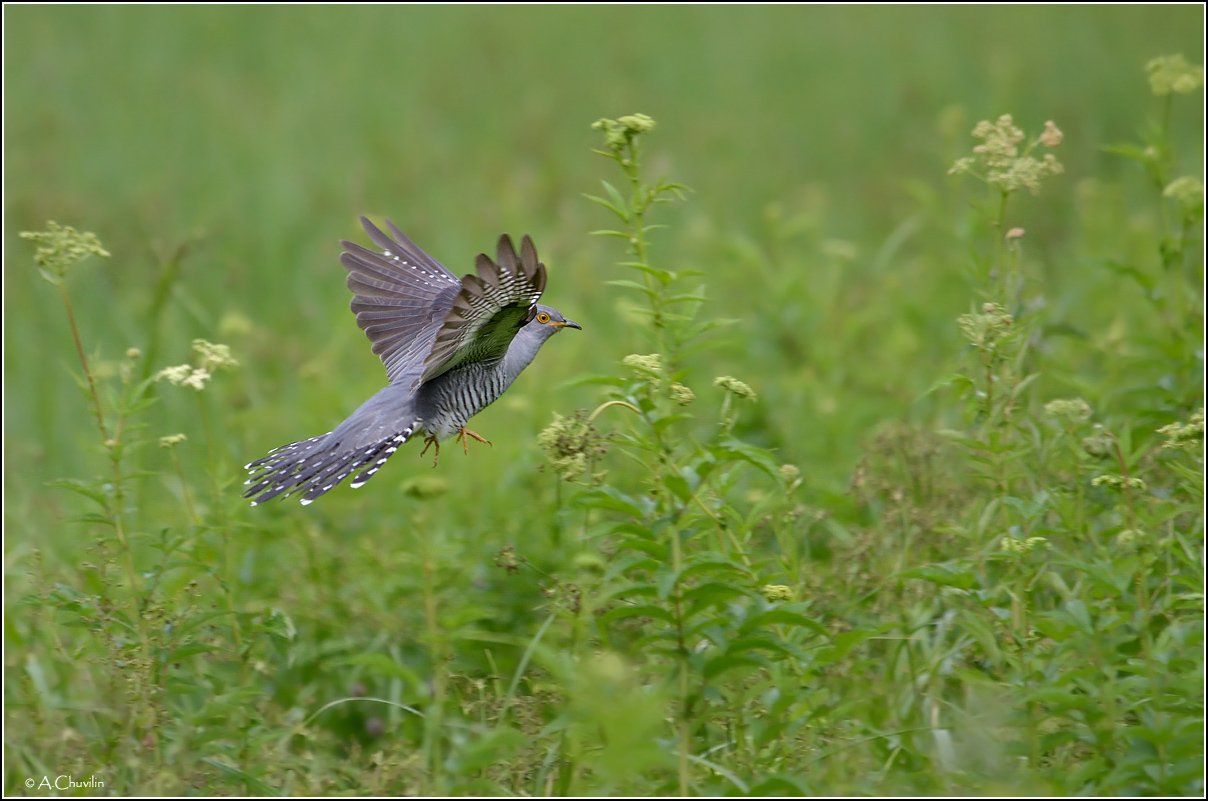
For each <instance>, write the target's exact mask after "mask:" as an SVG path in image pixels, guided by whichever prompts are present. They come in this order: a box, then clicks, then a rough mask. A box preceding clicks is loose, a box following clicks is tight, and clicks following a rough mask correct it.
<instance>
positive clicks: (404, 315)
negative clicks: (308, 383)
mask: <svg viewBox="0 0 1208 801" xmlns="http://www.w3.org/2000/svg"><path fill="white" fill-rule="evenodd" d="M361 224H362V225H363V226H364V227H365V231H366V232H367V233H368V234H369V238H370V239H371V240H372V241H373V242H374V244H376V245H377V246H378V247H379V248H381V249H382V252H380V253H379V252H376V251H373V250H369V249H368V248H364V247H362V246H360V245H357V244H355V243H352V242H343V243H342V244H343V246H344V252H343V253H342V254H341V256H340V263H341V264H343V265H344V268H345V269H346V270H348V288H349V289H351V290H352V292H353V299H352V310H353V312H354V313H355V314H356V318H357V325H359V326H360V327H361V329H362V330H364V332H365V335H366V336H367V337H369V340H370V341H371V342H372V343H373V352H374V353H376V354H377V355H378V357H379V358H381V360H382V363H383V364H384V365H385V367H386V374H387V376H388V377H389V379H390V383H389V384H388V385H386V386H385V387H384V388H383V389H381V390H379V391H378V392H377V393H376V394H375V395H373V397H371V398H370V399H369V400H367V401H365V403H363V404H361V407H360V408H359V409H357V410H356V411H355V412H353V413H352V414H351V415H350V416H349V417H348V418H347V419H346V420H344V422H342V423H340V425H338V426H337V427H336V428H335V429H333V430H332V431H329V432H328V433H326V434H322V435H320V436H317V437H312V438H310V439H307V440H301V441H299V442H293V443H290V444H288V445H284V446H282V447H280V448H277V449H276V450H274V451H271V452H270V453H269V454H268V455H267V456H265V457H263V458H261V459H257V460H256V461H254V462H251V463H250V464H248V465H245V469H247V470H248V472H249V475H250V478H249V479H248V480H247V482H246V484H247V489H246V491H245V492H244V497H245V498H252V499H253V500H252V505H253V506H255V505H256V504H259V503H263V502H264V501H267V500H270V499H272V498H275V497H278V496H291V495H301V496H302V498H301V500H302V503H303V504H309V503H310V502H312V501H313V500H314V499H315V498H318V497H319V496H320V495H322V494H323V493H325V492H327V491H329V490H331V489H332V488H333V487H335V486H336V485H337V484H339V483H340V482H341V481H343V480H344V479H346V478H348V477H349V476H351V477H352V483H351V486H352V487H353V488H356V487H360V486H361V485H362V484H364V483H365V482H366V481H368V480H369V479H370V478H372V477H373V475H374V474H375V473H377V471H378V470H379V469H381V467H382V465H384V464H385V463H386V460H387V459H389V458H390V457H391V456H392V455H393V454H394V453H395V452H396V451H397V450H398V449H399V448H400V447H401V446H402V445H403V443H405V442H407V441H408V440H409V439H411V438H413V437H414V436H415V435H416V434H419V433H423V434H425V435H426V437H427V438H428V439H433V440H435V441H436V442H437V444H438V447H439V442H440V440H442V439H446V438H448V437H449V436H451V435H453V434H456V433H459V432H461V431H462V429H464V427H465V424H466V422H467V421H468V420H469V419H470V418H471V417H473V416H474V415H475V414H477V413H478V412H480V411H482V410H483V409H485V408H486V407H487V406H488V405H490V404H491V403H492V402H493V401H495V400H496V399H497V398H498V397H499V396H500V395H502V394H503V393H504V391H505V390H507V388H508V387H509V386H511V384H512V382H513V381H515V380H516V377H517V376H518V375H520V373H521V371H523V370H524V368H525V367H527V366H528V365H529V363H531V362H532V360H533V358H534V357H536V355H537V351H538V350H540V349H541V346H542V345H543V344H545V342H546V340H548V339H549V338H550V337H551V336H553V335H554V334H556V333H557V332H558V331H560V330H562V329H563V328H566V327H570V328H579V327H580V326H579V325H578V324H577V323H574V322H572V321H570V320H567V319H566V318H565V317H563V316H562V314H561V313H559V312H558V311H557V310H556V309H553V308H550V307H549V306H543V305H540V304H538V303H537V300H538V298H540V297H541V293H542V292H543V291H544V289H545V280H546V273H545V265H544V264H542V263H541V262H539V261H538V260H537V251H536V249H535V248H534V247H533V242H532V240H531V239H529V237H527V236H525V237H524V238H523V240H522V241H521V245H520V252H519V253H517V251H516V249H515V247H514V246H513V244H512V240H511V238H510V237H508V236H507V235H506V234H505V235H504V236H502V237H500V238H499V244H498V247H497V250H496V258H495V260H494V261H492V260H491V259H490V258H488V257H487V256H486V254H479V255H478V258H477V261H476V263H475V272H474V273H472V274H470V275H467V276H465V277H464V278H462V279H460V280H458V279H457V278H456V277H454V275H453V274H452V273H450V272H449V271H448V270H446V269H445V268H444V267H443V266H441V265H440V263H438V262H437V261H435V260H434V259H432V258H431V257H430V256H428V254H426V253H424V252H423V251H422V250H421V249H420V248H419V247H418V246H417V245H416V244H415V243H414V242H412V241H411V240H410V239H408V238H407V236H406V235H405V234H403V232H402V231H400V230H398V229H397V228H395V227H394V225H393V224H392V223H389V222H388V223H387V227H388V228H389V229H390V235H387V234H385V233H384V232H382V231H381V230H380V229H379V228H378V227H377V226H375V225H374V224H373V223H371V222H370V221H369V220H367V219H365V218H364V217H362V218H361Z"/></svg>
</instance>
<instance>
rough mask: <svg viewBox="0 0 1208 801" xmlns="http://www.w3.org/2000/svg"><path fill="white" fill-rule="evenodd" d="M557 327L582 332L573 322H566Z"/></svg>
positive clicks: (580, 327) (579, 326)
mask: <svg viewBox="0 0 1208 801" xmlns="http://www.w3.org/2000/svg"><path fill="white" fill-rule="evenodd" d="M558 327H559V328H577V329H579V330H580V331H582V330H583V326H581V325H579V324H578V323H576V322H575V321H574V320H567V321H566V322H564V323H562V325H560V326H558Z"/></svg>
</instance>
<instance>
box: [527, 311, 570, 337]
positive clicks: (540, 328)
mask: <svg viewBox="0 0 1208 801" xmlns="http://www.w3.org/2000/svg"><path fill="white" fill-rule="evenodd" d="M524 327H525V328H526V329H528V330H529V332H530V333H531V334H536V335H538V336H540V337H541V339H548V338H549V337H552V336H553V335H554V334H556V333H558V332H559V331H561V330H562V329H563V328H577V329H579V330H580V331H581V330H583V326H581V325H579V324H578V323H576V322H575V321H574V320H568V319H566V317H564V316H563V314H562V312H560V311H558V310H557V309H555V308H553V307H552V306H543V305H542V304H540V303H536V304H534V305H533V308H532V309H530V310H529V316H528V322H527V323H526V324H525V326H524Z"/></svg>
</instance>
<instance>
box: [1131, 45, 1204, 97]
mask: <svg viewBox="0 0 1208 801" xmlns="http://www.w3.org/2000/svg"><path fill="white" fill-rule="evenodd" d="M1145 71H1146V72H1147V73H1149V88H1150V89H1152V90H1153V93H1154V94H1155V95H1158V96H1159V97H1162V96H1163V95H1168V94H1171V93H1172V92H1173V93H1175V94H1180V95H1188V94H1191V93H1192V92H1194V91H1196V90H1197V89H1199V88H1200V87H1201V86H1203V85H1204V68H1203V67H1197V66H1195V65H1194V64H1190V63H1188V61H1187V59H1185V58H1183V54H1182V53H1176V54H1175V55H1172V56H1158V57H1157V58H1155V59H1153V60H1152V61H1150V62H1149V63H1148V64H1146V65H1145Z"/></svg>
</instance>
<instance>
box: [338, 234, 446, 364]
mask: <svg viewBox="0 0 1208 801" xmlns="http://www.w3.org/2000/svg"><path fill="white" fill-rule="evenodd" d="M361 225H363V226H364V227H365V231H366V233H368V234H369V238H370V239H371V240H373V242H374V244H376V245H377V246H378V247H380V248H382V252H381V253H378V252H375V251H372V250H369V249H368V248H364V247H362V246H360V245H358V244H356V243H354V242H343V243H342V244H343V246H344V252H343V253H342V254H340V263H341V264H343V265H344V268H345V269H346V270H348V288H349V289H351V290H352V292H353V296H354V297H353V299H352V311H353V312H354V313H355V314H356V317H357V325H359V326H360V327H361V329H362V330H363V331H364V332H365V335H366V336H367V337H369V340H370V341H371V342H372V343H373V352H374V353H376V354H377V355H378V357H379V358H381V360H382V363H383V364H384V365H385V366H386V374H387V375H388V376H389V377H390V380H391V381H392V382H394V381H398V380H401V379H403V378H404V377H412V378H413V377H414V375H415V373H417V372H418V369H417V368H418V366H419V365H420V364H421V362H422V361H423V358H424V356H426V355H427V353H428V351H429V349H430V348H431V346H432V340H433V337H434V336H435V335H436V332H437V331H438V330H439V329H440V327H441V325H442V323H443V321H444V318H445V316H446V315H447V314H448V312H449V309H450V308H451V307H452V305H453V301H454V299H455V298H456V297H457V295H458V293H459V292H460V291H461V284H460V282H458V280H457V279H456V278H455V277H454V276H453V274H452V273H450V272H449V271H448V270H446V269H445V268H444V267H442V266H441V265H440V263H439V262H437V261H436V260H435V259H433V258H432V257H431V256H429V255H428V254H427V253H424V251H423V250H421V249H420V248H419V246H418V245H416V244H415V243H414V242H412V241H411V240H410V239H408V238H407V236H406V235H405V234H404V233H403V232H402V231H400V230H399V229H398V228H396V227H395V226H394V224H393V223H390V222H387V224H386V225H387V227H388V228H389V229H390V234H389V235H387V234H386V233H384V232H383V231H382V230H381V229H379V228H378V227H377V226H376V225H374V224H373V223H372V222H370V221H369V220H368V219H366V218H365V217H362V218H361Z"/></svg>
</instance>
